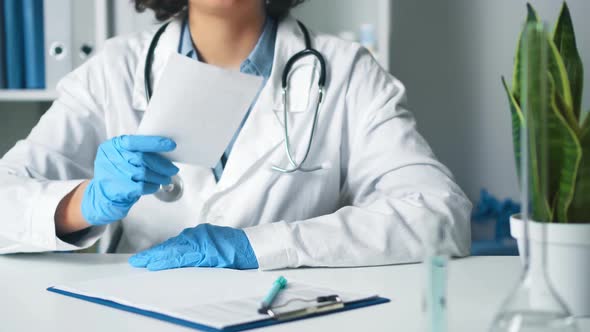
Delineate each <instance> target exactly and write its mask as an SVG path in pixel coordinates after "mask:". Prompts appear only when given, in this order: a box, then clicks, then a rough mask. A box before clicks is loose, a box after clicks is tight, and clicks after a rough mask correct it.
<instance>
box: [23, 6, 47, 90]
mask: <svg viewBox="0 0 590 332" xmlns="http://www.w3.org/2000/svg"><path fill="white" fill-rule="evenodd" d="M22 5H23V9H22V10H23V11H22V16H23V35H24V51H25V87H26V88H27V89H44V88H45V57H44V50H45V42H44V35H43V0H22Z"/></svg>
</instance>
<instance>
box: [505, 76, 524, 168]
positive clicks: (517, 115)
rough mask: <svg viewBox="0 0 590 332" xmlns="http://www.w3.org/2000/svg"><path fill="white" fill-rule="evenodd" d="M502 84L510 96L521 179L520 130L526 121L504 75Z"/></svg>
mask: <svg viewBox="0 0 590 332" xmlns="http://www.w3.org/2000/svg"><path fill="white" fill-rule="evenodd" d="M502 85H503V86H504V90H505V91H506V95H507V96H508V103H509V104H510V115H511V117H512V141H513V143H514V144H513V145H512V146H513V148H514V161H515V163H516V174H517V175H518V178H519V179H520V178H521V176H522V173H521V169H520V164H521V163H520V158H521V153H520V151H521V150H520V139H521V137H520V131H521V127H522V124H523V123H524V117H523V115H522V111H521V110H520V106H519V105H518V102H517V101H516V99H515V98H514V96H513V95H512V93H511V92H510V88H508V84H506V79H505V78H504V77H503V76H502Z"/></svg>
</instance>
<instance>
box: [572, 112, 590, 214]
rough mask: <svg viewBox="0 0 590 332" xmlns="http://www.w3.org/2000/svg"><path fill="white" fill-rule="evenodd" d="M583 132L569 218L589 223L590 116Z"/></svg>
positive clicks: (583, 127) (585, 122)
mask: <svg viewBox="0 0 590 332" xmlns="http://www.w3.org/2000/svg"><path fill="white" fill-rule="evenodd" d="M581 132H582V134H581V136H580V145H581V147H582V158H581V161H580V166H579V169H578V174H577V177H576V183H575V188H574V189H575V190H574V197H573V200H572V203H571V206H570V209H569V211H568V218H569V220H570V221H572V222H578V223H588V222H590V116H587V117H586V120H585V121H584V125H583V126H582V131H581Z"/></svg>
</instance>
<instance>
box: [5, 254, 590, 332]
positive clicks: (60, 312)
mask: <svg viewBox="0 0 590 332" xmlns="http://www.w3.org/2000/svg"><path fill="white" fill-rule="evenodd" d="M127 257H128V255H96V254H33V255H10V256H0V276H1V279H0V280H1V282H0V318H1V319H0V330H2V331H44V332H52V331H56V332H57V331H59V332H65V331H80V330H83V331H85V332H90V331H101V332H102V331H143V332H148V331H164V330H165V331H194V330H190V329H187V328H183V327H179V326H177V325H172V324H170V323H166V322H161V321H158V320H155V319H151V318H146V317H143V316H139V315H135V314H131V313H127V312H123V311H119V310H115V309H112V308H108V307H103V306H99V305H96V304H92V303H88V302H84V301H80V300H77V299H73V298H69V297H65V296H62V295H58V294H54V293H51V292H48V291H46V290H45V289H46V288H47V287H48V286H52V285H55V284H64V283H67V282H69V281H80V280H87V279H95V278H100V277H107V276H112V275H116V274H121V273H126V271H130V270H131V269H132V268H131V267H129V266H128V265H127ZM421 271H422V270H421V265H400V266H382V267H368V268H347V269H299V270H286V271H285V270H284V271H279V272H258V271H251V273H269V274H276V275H278V274H282V275H284V276H285V277H287V278H293V279H297V280H300V281H304V282H307V283H311V284H316V285H324V286H328V287H331V288H334V289H343V290H351V291H359V292H365V293H378V294H379V295H381V296H385V297H388V298H390V299H391V300H392V301H391V302H390V303H387V304H384V305H379V306H375V307H370V308H363V309H359V310H353V311H348V312H344V313H339V314H335V315H329V316H324V317H319V318H314V319H309V320H303V321H298V322H292V323H289V324H283V325H280V326H275V327H270V328H265V329H262V330H264V331H298V332H299V331H322V332H325V331H336V330H337V331H404V332H411V331H419V330H420V325H419V324H420V321H421V320H422V316H421V311H420V296H421V295H420V294H421V291H420V289H421V288H420V287H421V284H420V280H421ZM519 273H520V266H519V262H518V258H516V257H472V258H466V259H461V260H456V261H453V262H452V263H451V265H450V276H449V319H450V329H449V331H453V332H461V331H469V332H472V331H485V330H486V329H487V327H488V326H489V323H490V321H491V319H492V316H493V314H494V313H495V311H496V310H497V309H498V306H499V305H500V303H501V301H502V300H503V299H504V297H505V296H506V295H507V292H508V291H509V290H510V288H511V287H513V285H514V283H515V282H516V280H517V279H518V277H519ZM146 291H148V290H146ZM400 327H403V328H400ZM580 327H581V330H582V331H590V324H588V322H581V326H580Z"/></svg>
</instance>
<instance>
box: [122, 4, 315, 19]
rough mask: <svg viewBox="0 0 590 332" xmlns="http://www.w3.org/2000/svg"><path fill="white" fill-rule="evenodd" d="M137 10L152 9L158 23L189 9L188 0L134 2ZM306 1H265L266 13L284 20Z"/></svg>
mask: <svg viewBox="0 0 590 332" xmlns="http://www.w3.org/2000/svg"><path fill="white" fill-rule="evenodd" d="M133 1H134V2H135V9H136V10H137V11H138V12H140V13H141V12H143V11H145V10H146V9H152V10H153V11H154V13H155V14H156V19H157V20H158V21H165V20H167V19H169V18H171V17H175V16H178V15H181V14H183V13H184V12H185V11H186V8H187V7H188V0H133ZM305 1H306V0H265V4H266V12H267V13H268V15H270V16H272V17H274V18H282V17H284V16H285V15H287V14H289V11H290V10H291V8H293V7H296V6H298V5H300V4H302V3H303V2H305Z"/></svg>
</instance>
